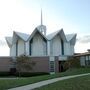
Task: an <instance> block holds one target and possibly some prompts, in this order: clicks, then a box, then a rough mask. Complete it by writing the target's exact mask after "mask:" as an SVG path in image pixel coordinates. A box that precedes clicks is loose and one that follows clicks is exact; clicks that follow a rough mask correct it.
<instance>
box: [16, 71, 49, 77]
mask: <svg viewBox="0 0 90 90" xmlns="http://www.w3.org/2000/svg"><path fill="white" fill-rule="evenodd" d="M48 74H49V73H46V72H21V73H20V77H32V76H40V75H48ZM15 76H19V72H17V73H16V74H15Z"/></svg>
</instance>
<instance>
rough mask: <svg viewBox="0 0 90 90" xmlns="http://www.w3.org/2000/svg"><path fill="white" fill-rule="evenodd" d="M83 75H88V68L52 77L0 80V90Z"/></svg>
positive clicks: (71, 70) (70, 70)
mask: <svg viewBox="0 0 90 90" xmlns="http://www.w3.org/2000/svg"><path fill="white" fill-rule="evenodd" d="M83 73H90V68H79V69H69V70H67V71H66V72H63V73H57V74H53V75H43V76H36V77H27V78H17V79H9V80H8V79H3V80H0V90H6V89H8V88H13V87H18V86H22V85H27V84H31V83H35V82H38V81H43V80H47V79H52V78H56V77H63V76H68V75H76V74H83Z"/></svg>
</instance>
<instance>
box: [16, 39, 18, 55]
mask: <svg viewBox="0 0 90 90" xmlns="http://www.w3.org/2000/svg"><path fill="white" fill-rule="evenodd" d="M16 56H18V40H17V42H16Z"/></svg>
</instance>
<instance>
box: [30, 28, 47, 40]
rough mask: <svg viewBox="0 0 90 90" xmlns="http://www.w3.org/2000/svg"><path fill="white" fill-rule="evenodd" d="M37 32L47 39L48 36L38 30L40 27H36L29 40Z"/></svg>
mask: <svg viewBox="0 0 90 90" xmlns="http://www.w3.org/2000/svg"><path fill="white" fill-rule="evenodd" d="M37 32H38V33H39V34H40V35H41V36H42V37H44V38H45V39H46V40H47V38H46V37H45V36H44V35H43V34H42V33H41V32H40V31H39V30H38V28H35V30H34V31H33V32H32V34H31V35H30V37H29V39H28V40H31V39H32V38H33V36H34V35H35V34H36V33H37Z"/></svg>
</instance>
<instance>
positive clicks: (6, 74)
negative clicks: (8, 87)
mask: <svg viewBox="0 0 90 90" xmlns="http://www.w3.org/2000/svg"><path fill="white" fill-rule="evenodd" d="M0 76H1V77H6V76H10V72H0Z"/></svg>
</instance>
